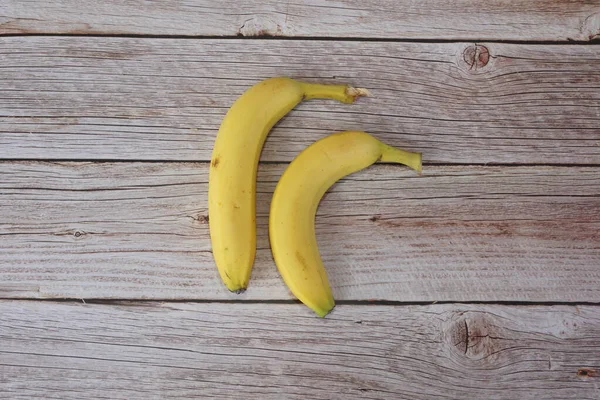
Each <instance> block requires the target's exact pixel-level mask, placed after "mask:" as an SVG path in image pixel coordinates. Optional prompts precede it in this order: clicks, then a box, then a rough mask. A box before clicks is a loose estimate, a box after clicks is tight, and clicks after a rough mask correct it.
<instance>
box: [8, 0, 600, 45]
mask: <svg viewBox="0 0 600 400" xmlns="http://www.w3.org/2000/svg"><path fill="white" fill-rule="evenodd" d="M20 33H68V34H79V35H85V34H112V35H114V34H144V35H204V36H235V35H241V36H296V37H297V36H301V37H305V36H313V37H315V36H316V37H363V38H387V39H389V38H393V39H398V38H400V39H454V40H456V39H461V40H462V39H464V40H482V39H485V40H491V39H494V40H498V39H504V40H506V39H509V40H557V41H567V40H583V41H587V40H592V39H593V38H595V37H597V36H599V35H600V5H599V4H598V2H597V1H596V0H585V1H568V0H554V1H538V2H531V1H527V0H511V1H503V0H453V1H447V2H439V1H436V0H423V1H418V2H415V1H409V0H400V1H386V2H382V1H360V0H343V1H335V2H332V1H326V0H313V1H309V2H305V1H304V2H280V1H275V0H266V1H265V0H262V1H257V0H254V1H252V0H250V1H244V2H237V1H232V0H226V1H215V0H212V1H211V0H186V1H151V2H148V1H142V0H132V1H126V2H124V1H119V0H107V1H101V2H97V1H92V0H58V1H51V2H49V1H41V0H4V1H3V2H2V3H0V34H20Z"/></svg>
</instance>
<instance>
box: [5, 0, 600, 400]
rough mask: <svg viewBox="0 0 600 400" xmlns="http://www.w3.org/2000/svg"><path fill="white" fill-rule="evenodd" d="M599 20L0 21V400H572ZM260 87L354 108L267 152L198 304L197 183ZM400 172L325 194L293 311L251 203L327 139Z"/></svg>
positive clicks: (228, 13) (191, 0) (581, 381)
mask: <svg viewBox="0 0 600 400" xmlns="http://www.w3.org/2000/svg"><path fill="white" fill-rule="evenodd" d="M598 39H600V2H599V1H598V0H578V1H568V0H556V1H534V2H532V1H525V0H510V1H504V0H491V1H482V0H451V1H449V2H439V1H433V0H425V1H420V2H413V1H408V0H401V1H381V2H375V1H357V0H340V1H335V2H328V1H324V0H311V1H308V2H297V3H292V2H277V1H272V0H270V1H260V2H259V1H247V2H245V4H238V2H234V1H218V2H217V1H207V0H177V1H142V0H131V1H127V2H123V1H117V0H108V1H103V2H100V4H99V3H98V2H96V1H91V0H79V1H75V0H59V1H54V2H42V1H39V0H5V1H2V2H0V177H1V179H0V399H33V398H57V399H82V398H107V399H161V398H198V397H207V398H208V397H211V398H240V397H243V398H261V399H282V398H295V399H307V398H310V399H334V398H335V399H352V398H356V399H464V398H471V397H472V398H478V399H541V398H543V399H567V398H573V399H582V400H583V399H590V400H592V399H594V400H598V399H600V42H599V40H598ZM275 75H286V76H291V77H294V78H297V79H303V80H307V81H315V82H330V83H349V84H352V85H355V86H361V87H367V88H368V89H369V90H370V91H371V92H372V93H373V97H370V98H365V99H360V100H359V101H357V102H356V103H355V104H353V105H343V104H338V103H336V102H333V101H319V100H314V101H308V102H304V103H302V104H301V105H299V106H298V107H297V108H296V109H295V110H294V111H292V112H291V113H290V114H289V115H288V116H287V117H286V118H285V119H283V120H282V121H281V123H280V124H278V125H277V126H276V127H275V129H274V130H273V132H272V133H271V135H270V137H269V139H268V140H267V143H266V146H265V148H264V152H263V155H262V158H261V165H260V168H259V181H258V191H259V194H258V236H259V238H258V247H259V249H258V254H257V261H256V264H255V267H254V270H253V275H252V281H251V286H250V288H249V290H248V291H247V292H246V293H244V294H243V295H234V294H231V293H229V292H228V291H227V290H226V289H225V288H224V287H223V285H222V284H221V283H220V281H219V278H218V275H217V272H216V268H215V266H214V263H213V259H212V254H211V250H210V241H209V236H208V225H207V223H206V221H207V219H206V215H207V204H206V203H207V198H206V192H207V179H208V168H207V165H208V163H207V162H208V160H209V159H210V152H211V149H212V145H213V142H214V138H215V135H216V132H217V129H218V127H219V124H220V121H221V119H222V117H223V115H224V113H225V112H226V110H227V108H228V107H229V106H230V105H231V103H232V102H233V101H234V100H235V98H236V97H237V96H239V95H240V94H241V93H242V92H243V91H244V90H245V89H246V88H247V87H249V86H250V85H252V84H254V83H256V82H257V81H259V80H261V79H264V78H267V77H270V76H275ZM344 129H362V130H366V131H368V132H370V133H372V134H374V135H375V136H377V137H378V138H380V139H382V140H384V141H386V142H387V143H389V144H392V145H395V146H399V147H402V148H406V149H410V150H415V151H420V152H422V153H423V158H424V173H423V175H422V176H416V175H415V174H414V173H412V172H410V171H408V170H406V169H404V168H400V167H396V166H390V165H375V166H373V167H370V168H369V169H367V170H364V171H362V172H359V173H356V174H354V175H352V176H350V177H348V178H346V179H343V180H342V181H340V182H339V183H338V184H337V185H335V186H334V187H333V188H332V190H331V191H330V192H329V193H328V194H327V195H326V196H325V198H324V200H323V201H322V203H321V207H320V208H319V212H318V216H317V234H318V240H319V245H320V248H321V252H322V255H323V259H324V261H325V264H326V266H327V269H328V274H329V276H330V281H331V283H332V286H333V290H334V295H335V297H336V299H337V303H338V306H337V307H336V308H335V310H334V311H333V312H332V313H331V314H330V315H329V316H328V317H327V318H325V319H319V318H317V317H315V316H314V314H312V313H311V311H310V310H309V309H307V308H306V307H304V306H303V305H301V304H299V303H297V302H296V301H294V300H293V297H292V296H291V294H290V293H289V292H288V291H287V289H286V287H285V285H284V284H283V282H282V281H281V279H280V277H279V275H278V273H277V270H276V268H275V265H274V264H273V262H272V259H271V254H270V249H269V244H268V239H267V218H268V215H267V213H268V209H269V202H270V197H271V194H272V191H273V189H274V187H275V184H276V182H277V180H278V178H279V176H280V174H281V173H282V171H283V169H284V168H285V166H286V163H288V162H289V161H290V160H291V159H292V158H293V157H294V155H295V154H296V153H297V152H299V151H300V150H302V149H303V148H305V147H306V146H307V145H308V144H310V143H311V142H312V141H314V140H316V139H318V138H320V137H323V136H324V135H326V134H328V133H331V132H333V131H339V130H344Z"/></svg>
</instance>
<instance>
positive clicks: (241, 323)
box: [0, 301, 600, 400]
mask: <svg viewBox="0 0 600 400" xmlns="http://www.w3.org/2000/svg"><path fill="white" fill-rule="evenodd" d="M0 322H1V325H0V338H1V339H2V347H0V385H3V390H1V391H0V399H32V398H57V399H58V398H60V399H82V398H86V399H87V398H102V399H115V398H123V399H125V398H126V399H159V398H166V397H168V398H197V397H198V396H199V395H201V396H202V397H211V398H213V397H214V398H239V397H243V398H252V399H254V398H260V399H264V398H268V399H281V398H290V399H307V398H310V399H411V400H414V399H428V400H429V399H467V398H475V399H540V398H543V399H548V400H550V399H556V400H559V399H560V400H564V399H578V400H595V399H597V398H598V395H599V394H600V391H599V389H598V388H599V386H600V307H599V306H537V307H523V306H521V307H514V306H513V307H511V306H499V305H480V306H473V305H426V306H396V307H387V306H359V305H348V306H338V307H336V309H335V310H334V311H333V313H332V314H331V316H330V317H329V318H326V319H318V318H314V317H313V316H312V315H310V313H309V311H308V310H307V309H305V308H304V307H302V306H301V305H295V304H210V303H207V304H188V303H164V304H159V303H148V304H143V303H142V304H123V305H98V304H69V303H51V302H27V301H25V302H23V301H3V302H0Z"/></svg>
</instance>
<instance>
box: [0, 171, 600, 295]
mask: <svg viewBox="0 0 600 400" xmlns="http://www.w3.org/2000/svg"><path fill="white" fill-rule="evenodd" d="M283 168H284V165H277V164H276V165H273V164H269V165H262V166H261V168H260V172H259V178H258V192H259V195H258V199H257V203H258V219H257V223H258V248H259V250H258V254H257V260H256V263H255V266H254V270H253V275H252V281H251V286H250V288H249V290H248V291H247V292H246V293H245V294H243V295H235V294H231V293H229V292H228V291H227V290H226V289H225V288H224V287H223V285H222V284H221V282H220V281H219V278H218V274H217V271H216V268H215V266H214V262H213V258H212V254H211V247H210V240H209V231H208V224H207V221H206V215H207V179H208V168H207V164H204V163H201V164H194V163H166V164H163V163H42V162H5V163H2V164H0V174H1V176H2V179H1V180H0V204H2V220H1V221H0V238H1V240H0V282H1V283H0V297H4V298H62V297H67V298H85V299H90V298H113V299H114V298H116V299H120V298H126V299H204V300H210V299H231V300H263V299H275V300H277V299H290V298H292V296H291V295H290V294H289V293H288V291H287V289H286V287H285V286H284V284H283V283H282V281H281V279H280V277H279V274H278V272H277V270H276V267H275V265H274V263H273V261H272V258H271V253H270V248H269V243H268V239H267V234H268V232H267V214H268V208H269V202H270V198H271V195H272V192H273V189H274V187H275V184H276V182H277V180H278V178H279V176H280V174H281V172H282V171H283ZM599 232H600V174H598V168H592V167H480V166H462V167H458V166H455V167H428V168H426V169H425V171H424V174H423V175H422V176H417V175H415V174H414V173H413V172H412V171H408V170H407V169H406V168H401V167H397V166H391V165H376V166H373V167H371V168H369V169H367V170H364V171H362V172H359V173H357V174H354V175H352V176H350V177H349V178H347V179H344V180H343V181H341V182H340V183H338V184H337V185H335V186H334V188H333V189H332V191H331V192H329V193H328V194H326V196H325V198H324V200H323V201H322V203H321V207H320V208H319V212H318V217H317V237H318V241H319V246H320V250H321V252H322V256H323V260H324V263H325V265H326V267H327V269H328V273H329V278H330V282H331V284H332V286H333V291H334V295H335V297H336V299H338V300H368V299H382V300H395V301H396V300H397V301H442V300H446V301H450V300H456V301H509V300H514V301H600V285H599V284H598V282H600V270H599V269H598V266H599V265H600V236H599V235H600V234H599Z"/></svg>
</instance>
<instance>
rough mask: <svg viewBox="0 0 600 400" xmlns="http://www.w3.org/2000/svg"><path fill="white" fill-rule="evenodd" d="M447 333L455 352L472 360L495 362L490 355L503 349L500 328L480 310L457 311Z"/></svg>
mask: <svg viewBox="0 0 600 400" xmlns="http://www.w3.org/2000/svg"><path fill="white" fill-rule="evenodd" d="M457 316H458V318H454V321H453V323H452V324H451V325H450V327H449V332H448V334H447V337H448V340H449V342H450V345H451V346H452V347H453V350H454V351H453V353H455V354H457V355H458V356H460V357H466V358H468V359H471V360H483V359H485V360H486V361H489V362H494V360H493V359H492V358H493V357H490V356H491V355H493V354H496V353H498V352H500V351H501V350H502V341H501V337H500V336H501V335H500V332H499V331H500V328H499V327H498V326H496V325H495V324H494V323H493V320H492V318H491V317H489V316H488V315H487V314H485V313H480V312H468V311H467V312H464V311H459V312H457Z"/></svg>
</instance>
